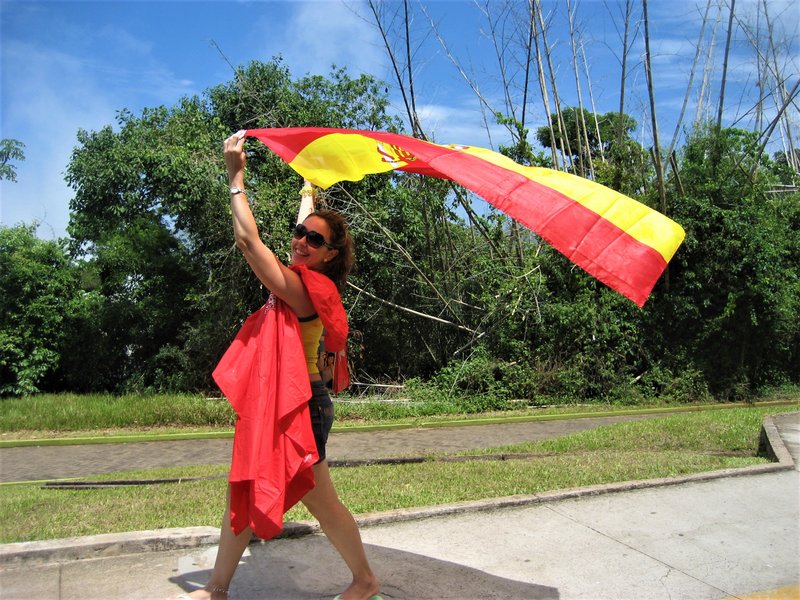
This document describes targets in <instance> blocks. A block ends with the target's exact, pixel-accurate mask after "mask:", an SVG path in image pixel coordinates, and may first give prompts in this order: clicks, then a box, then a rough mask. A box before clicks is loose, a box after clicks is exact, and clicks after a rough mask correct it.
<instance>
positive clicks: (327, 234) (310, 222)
mask: <svg viewBox="0 0 800 600" xmlns="http://www.w3.org/2000/svg"><path fill="white" fill-rule="evenodd" d="M303 225H305V226H306V229H307V230H308V231H309V232H312V231H315V232H317V233H319V234H320V235H321V236H322V237H323V238H325V242H327V243H330V238H331V230H330V227H328V223H327V221H325V219H323V218H321V217H317V216H315V215H311V216H310V217H308V218H307V219H306V220H305V221H303ZM312 237H314V236H313V235H312ZM338 253H339V251H338V250H337V249H335V248H334V249H331V248H328V247H327V246H325V245H324V244H323V245H321V246H320V247H319V248H314V247H313V246H312V245H311V244H309V243H308V237H307V235H306V236H303V237H302V238H300V239H299V240H298V239H297V238H296V237H294V236H292V264H293V265H306V266H307V267H308V268H309V269H314V270H315V271H321V270H322V267H323V265H324V264H325V263H326V262H328V261H330V260H332V259H333V257H334V256H336V255H337V254H338Z"/></svg>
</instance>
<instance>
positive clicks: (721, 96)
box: [716, 0, 736, 133]
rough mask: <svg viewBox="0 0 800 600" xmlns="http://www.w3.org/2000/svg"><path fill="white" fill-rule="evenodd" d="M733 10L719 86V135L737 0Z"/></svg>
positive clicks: (729, 16)
mask: <svg viewBox="0 0 800 600" xmlns="http://www.w3.org/2000/svg"><path fill="white" fill-rule="evenodd" d="M730 2H731V10H730V14H729V15H728V35H727V38H726V40H725V53H724V54H723V58H722V79H721V81H720V84H719V106H718V107H717V122H716V127H717V133H719V132H720V131H721V130H722V113H723V110H724V108H725V84H726V82H727V79H728V56H729V55H730V52H731V37H732V36H733V15H734V8H735V6H736V0H730Z"/></svg>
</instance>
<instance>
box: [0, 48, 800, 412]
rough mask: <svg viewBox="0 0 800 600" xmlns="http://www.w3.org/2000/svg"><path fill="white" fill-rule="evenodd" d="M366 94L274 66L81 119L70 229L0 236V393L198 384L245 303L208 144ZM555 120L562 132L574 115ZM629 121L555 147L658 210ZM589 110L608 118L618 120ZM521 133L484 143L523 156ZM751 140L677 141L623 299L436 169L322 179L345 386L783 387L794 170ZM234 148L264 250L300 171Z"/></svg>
mask: <svg viewBox="0 0 800 600" xmlns="http://www.w3.org/2000/svg"><path fill="white" fill-rule="evenodd" d="M387 104H388V100H387V98H386V96H385V92H384V91H383V87H382V86H381V85H379V83H378V82H377V81H375V80H374V79H372V78H371V77H369V76H360V77H358V78H352V77H350V76H349V75H348V74H347V72H346V71H345V70H341V69H340V70H334V72H333V73H331V75H330V76H329V77H328V78H324V77H319V76H313V77H306V78H303V79H300V80H293V79H292V78H291V75H290V73H289V72H288V71H287V70H286V68H285V67H284V66H283V65H282V64H281V62H280V61H273V62H270V63H252V64H250V65H248V66H247V67H245V68H242V69H240V70H239V71H238V72H237V73H236V77H235V79H234V80H233V81H231V82H228V83H225V84H222V85H219V86H217V87H215V88H212V89H210V90H208V92H207V93H206V94H205V95H204V96H203V97H193V98H186V99H184V100H183V101H181V102H180V103H179V104H178V105H176V106H174V107H171V108H167V107H158V108H153V109H148V110H145V111H144V112H143V113H142V114H141V115H133V114H131V113H130V112H127V111H123V112H121V113H120V114H119V115H118V120H117V123H116V126H108V127H105V128H103V129H101V130H99V131H94V132H87V131H80V132H78V145H77V147H76V148H75V150H74V153H73V156H72V159H71V161H70V164H69V168H68V171H67V179H68V181H69V183H70V185H71V186H72V187H73V189H74V190H75V196H74V198H73V200H72V204H71V222H70V227H69V233H70V238H69V239H68V240H64V242H44V241H41V240H38V239H36V238H35V235H34V230H35V228H34V227H33V226H17V227H12V228H8V227H3V228H0V289H2V300H0V303H2V306H0V308H2V313H1V314H0V377H1V378H2V379H0V393H2V394H4V395H20V394H29V393H33V392H36V391H37V390H47V391H112V392H116V393H119V392H126V391H138V390H160V391H164V390H184V391H189V390H209V389H212V387H213V383H212V382H211V380H210V373H211V371H212V369H213V366H214V364H215V363H216V361H217V360H218V359H219V357H220V355H221V353H222V352H223V351H224V349H225V347H226V346H227V344H228V343H229V342H230V339H231V338H232V336H233V335H234V333H235V331H236V329H237V328H238V326H239V325H240V324H241V322H242V321H243V319H244V317H245V316H246V315H247V314H249V312H251V311H252V310H254V309H255V308H257V307H258V306H259V304H260V303H261V302H263V300H264V292H263V290H262V289H261V288H260V286H259V284H258V281H257V280H256V279H255V278H254V277H253V276H252V274H251V273H250V271H249V269H248V268H247V266H246V264H245V263H244V261H243V260H242V258H241V256H240V255H239V253H238V252H237V251H236V250H235V248H234V247H233V242H232V234H231V230H230V217H229V215H228V208H227V192H226V185H227V181H226V179H225V170H224V166H223V163H222V152H221V143H222V140H223V138H224V137H225V136H226V135H227V134H228V133H229V132H231V131H235V130H236V129H239V128H242V127H247V128H255V127H281V126H312V125H313V126H330V127H349V128H362V129H383V130H386V129H389V130H400V125H399V123H398V122H397V121H396V120H395V119H393V118H391V117H390V116H389V115H388V113H387ZM565 114H566V117H567V118H566V122H565V124H566V126H567V132H566V137H567V138H569V137H570V136H574V135H575V132H574V124H575V122H576V120H575V115H576V114H577V113H576V111H574V110H573V111H567V112H566V113H565ZM593 118H594V115H592V114H591V113H589V114H586V115H584V120H591V119H593ZM627 119H629V118H628V117H625V118H624V120H623V125H624V127H623V129H624V130H625V132H626V136H625V138H624V139H623V140H622V141H620V140H619V139H615V141H614V143H611V144H606V145H601V142H600V141H599V139H594V138H591V137H590V138H589V142H590V143H589V147H588V148H585V149H584V150H585V152H586V154H584V155H583V156H580V155H578V154H577V153H576V154H575V160H576V161H583V160H584V159H585V160H587V161H588V160H589V159H590V158H591V160H592V161H593V163H594V172H595V174H596V175H595V177H596V178H597V179H598V180H599V181H601V182H603V183H605V184H606V185H612V186H614V187H616V188H617V189H620V190H621V191H623V192H624V193H627V194H629V195H633V196H636V197H638V198H639V199H640V200H642V201H643V202H646V203H648V204H650V205H652V206H657V205H658V203H657V202H656V197H655V192H654V186H653V183H652V182H653V175H652V169H651V167H649V166H648V164H649V163H648V154H647V152H646V151H645V150H644V149H643V148H641V146H639V145H638V144H637V143H636V142H635V141H633V140H631V139H630V138H629V137H627V132H629V131H630V127H631V126H632V125H631V123H630V122H629V121H628V120H627ZM600 120H601V122H602V123H603V124H604V125H603V126H604V127H606V128H607V129H608V131H612V130H613V131H615V132H618V131H619V127H618V126H617V125H618V124H619V122H620V121H619V119H618V116H617V115H616V114H613V113H612V114H609V115H604V116H602V118H601V119H600ZM570 124H572V127H573V129H572V130H571V129H570ZM520 134H521V137H520V140H518V143H517V145H516V146H515V147H514V148H510V149H505V151H506V152H508V153H510V154H511V155H513V156H514V158H515V159H516V160H520V161H527V162H528V163H529V164H533V163H534V162H536V161H539V162H542V157H541V156H539V157H536V156H534V155H533V154H532V152H531V150H530V145H529V143H528V141H527V139H526V136H527V131H525V130H520ZM538 135H540V132H537V136H538ZM603 139H614V136H612V135H609V136H608V137H605V138H603ZM756 142H757V140H756V139H754V136H753V135H752V134H749V133H747V132H743V131H739V130H736V129H726V130H723V131H721V132H716V131H714V130H713V129H712V130H699V131H697V132H695V134H694V136H693V137H692V138H691V139H690V140H689V141H688V142H687V143H686V144H685V146H684V148H683V149H682V150H681V152H680V154H679V155H678V157H677V165H678V168H677V169H676V170H674V171H673V172H672V174H671V177H670V179H669V182H668V185H669V189H668V213H669V214H670V216H671V217H672V218H674V219H675V220H676V221H678V222H679V223H681V224H682V225H683V226H684V228H685V229H686V231H687V239H686V243H685V245H684V246H683V247H682V248H681V249H680V250H679V251H678V254H677V255H676V257H675V259H674V260H673V262H672V263H671V266H670V268H669V273H668V274H667V275H666V276H665V277H664V278H663V279H662V281H661V282H660V283H659V285H658V286H657V287H656V289H655V291H654V294H653V296H652V297H651V299H650V300H649V301H648V303H647V304H646V305H645V307H644V309H638V308H637V307H636V306H634V305H633V304H632V303H630V302H629V301H628V300H626V299H624V298H623V297H621V296H620V295H619V294H616V293H615V292H613V291H611V290H609V289H607V288H605V287H604V286H603V285H602V284H600V283H598V282H597V281H595V280H594V279H592V278H590V277H588V276H587V275H585V274H584V273H583V272H582V271H580V270H578V269H577V268H575V267H574V266H573V265H571V263H569V262H568V261H567V260H566V259H565V258H563V257H562V256H561V255H559V254H558V253H556V252H555V251H554V250H552V249H551V248H550V247H549V246H547V245H546V244H543V243H541V241H540V240H539V239H538V238H537V237H536V236H535V235H533V234H531V233H530V232H528V231H525V230H521V229H520V228H518V227H516V226H514V225H513V224H512V223H510V222H509V221H508V219H506V218H505V217H504V216H503V215H500V214H498V213H496V212H494V211H493V210H491V209H487V208H485V205H484V204H482V203H480V202H479V201H478V202H476V201H474V199H473V198H470V197H469V196H468V195H467V194H466V193H465V192H464V190H462V189H459V188H457V187H453V186H451V185H449V184H448V183H446V182H443V181H439V180H433V179H424V178H420V177H417V176H407V175H383V176H372V177H368V178H366V179H365V180H363V181H361V182H357V183H346V184H342V185H337V186H334V187H333V188H331V189H330V190H328V191H327V192H325V193H324V194H322V197H321V199H320V201H321V202H322V203H325V204H327V205H329V206H331V207H332V208H335V209H337V210H340V211H343V212H344V213H346V215H347V216H348V219H349V221H350V223H351V226H352V231H353V234H354V237H355V240H356V245H357V258H358V264H357V271H356V273H355V274H354V276H353V277H352V279H351V281H352V284H353V286H352V287H351V288H349V289H348V290H347V292H346V294H345V304H346V306H347V307H348V310H349V315H350V321H351V330H352V334H353V335H352V337H351V342H350V355H351V362H352V365H353V368H354V373H355V377H354V379H355V380H356V381H361V382H378V383H390V382H408V383H409V386H408V387H409V389H411V390H412V391H413V392H414V393H418V394H426V393H427V394H430V393H437V394H445V395H448V396H451V397H455V398H462V399H463V406H464V408H465V409H469V410H485V409H494V408H503V407H504V406H507V405H508V403H509V402H510V401H513V400H520V399H521V400H523V401H525V402H527V403H532V404H536V403H544V402H550V401H552V400H553V399H560V400H563V399H571V400H575V399H582V400H591V399H605V400H612V401H616V402H627V403H635V402H638V401H640V400H641V399H642V398H644V397H653V396H659V397H662V398H672V399H675V400H679V401H693V400H702V399H707V398H709V397H710V396H711V395H714V396H715V397H718V398H724V399H736V398H746V397H747V396H748V395H749V394H751V393H752V392H753V391H755V390H757V389H758V388H759V387H761V386H765V385H770V384H780V383H786V382H798V381H800V367H799V366H798V365H800V300H798V298H800V280H799V279H798V269H797V265H798V264H800V241H799V239H798V229H799V228H800V203H799V202H798V195H797V194H776V193H772V191H773V190H774V186H775V185H776V184H778V183H784V184H786V183H796V181H795V179H794V178H795V175H794V174H793V173H792V172H791V171H790V170H789V169H787V166H786V161H785V160H784V161H783V162H781V161H780V159H779V158H778V159H777V160H775V161H773V160H771V159H769V158H768V157H761V158H758V159H756V157H757V156H758V155H759V153H758V151H757V150H758V148H757V143H756ZM248 152H249V158H248V170H247V177H248V181H247V187H248V189H249V190H251V191H252V194H251V196H252V197H253V198H252V199H253V202H254V208H253V210H254V213H255V215H256V218H257V220H258V222H259V224H260V227H261V232H262V235H263V238H264V239H265V242H266V243H267V244H268V245H269V246H270V247H271V248H273V249H274V250H275V251H276V253H277V254H278V255H279V256H284V255H285V254H286V252H287V250H288V243H289V235H288V231H289V226H290V224H291V223H292V219H293V217H294V215H295V212H296V210H297V202H296V199H297V197H298V191H299V188H300V184H301V181H300V180H299V178H298V176H297V175H296V174H295V173H294V172H293V171H291V170H290V169H289V168H288V167H286V165H284V164H283V163H282V162H281V161H280V160H279V159H277V158H276V157H275V156H274V155H272V154H271V153H270V152H269V151H268V150H267V149H266V148H265V147H263V145H261V144H258V143H256V142H254V143H252V144H250V145H248ZM756 161H757V162H756Z"/></svg>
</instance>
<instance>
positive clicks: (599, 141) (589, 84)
mask: <svg viewBox="0 0 800 600" xmlns="http://www.w3.org/2000/svg"><path fill="white" fill-rule="evenodd" d="M581 58H582V59H583V70H584V73H585V74H586V85H587V87H588V89H589V102H591V104H592V114H593V115H594V117H593V118H594V132H595V135H596V136H597V145H598V147H599V148H600V158H601V160H603V161H605V159H606V155H605V150H604V149H603V136H602V135H601V134H600V123H599V122H598V121H597V108H596V107H595V103H594V92H593V90H592V78H591V77H590V76H589V61H588V60H587V59H586V45H585V44H581Z"/></svg>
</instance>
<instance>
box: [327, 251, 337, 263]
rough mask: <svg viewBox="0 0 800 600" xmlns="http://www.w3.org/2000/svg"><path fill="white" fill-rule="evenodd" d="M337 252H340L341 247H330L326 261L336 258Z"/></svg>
mask: <svg viewBox="0 0 800 600" xmlns="http://www.w3.org/2000/svg"><path fill="white" fill-rule="evenodd" d="M337 254H339V249H338V248H333V249H331V248H328V256H327V257H326V258H325V261H324V262H326V263H327V262H331V261H332V260H333V259H334V258H336V255H337Z"/></svg>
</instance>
